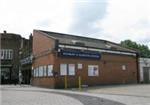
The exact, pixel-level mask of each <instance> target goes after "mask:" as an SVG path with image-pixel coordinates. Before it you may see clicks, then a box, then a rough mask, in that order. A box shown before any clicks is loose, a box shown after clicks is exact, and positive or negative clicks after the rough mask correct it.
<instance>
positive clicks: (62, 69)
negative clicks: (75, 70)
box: [60, 64, 67, 75]
mask: <svg viewBox="0 0 150 105" xmlns="http://www.w3.org/2000/svg"><path fill="white" fill-rule="evenodd" d="M60 75H67V64H60Z"/></svg>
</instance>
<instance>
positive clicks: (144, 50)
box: [120, 40, 150, 58]
mask: <svg viewBox="0 0 150 105" xmlns="http://www.w3.org/2000/svg"><path fill="white" fill-rule="evenodd" d="M120 44H121V45H122V46H123V47H126V48H129V49H132V50H136V51H137V52H139V56H140V57H145V58H150V49H149V48H148V46H147V45H143V44H138V43H136V42H134V41H131V40H124V41H121V43H120Z"/></svg>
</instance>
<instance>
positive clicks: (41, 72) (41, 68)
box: [39, 66, 43, 77]
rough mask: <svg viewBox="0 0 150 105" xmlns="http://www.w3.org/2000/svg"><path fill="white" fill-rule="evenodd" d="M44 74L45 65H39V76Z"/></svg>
mask: <svg viewBox="0 0 150 105" xmlns="http://www.w3.org/2000/svg"><path fill="white" fill-rule="evenodd" d="M42 76H43V66H40V67H39V77H42Z"/></svg>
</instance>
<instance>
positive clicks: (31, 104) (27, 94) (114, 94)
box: [0, 84, 150, 105]
mask: <svg viewBox="0 0 150 105" xmlns="http://www.w3.org/2000/svg"><path fill="white" fill-rule="evenodd" d="M0 88H1V91H0V92H1V95H2V96H1V98H0V99H2V100H1V102H2V105H150V84H149V85H143V84H140V85H115V86H113V85H112V86H98V87H91V88H88V89H83V90H82V91H78V90H76V89H73V90H60V89H59V90H58V89H45V88H38V87H32V86H26V85H24V86H23V85H22V86H19V85H17V86H14V85H5V86H1V87H0Z"/></svg>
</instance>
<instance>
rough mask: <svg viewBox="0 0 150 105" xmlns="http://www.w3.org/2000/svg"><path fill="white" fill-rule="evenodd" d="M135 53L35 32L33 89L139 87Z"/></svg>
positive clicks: (89, 40) (102, 42)
mask: <svg viewBox="0 0 150 105" xmlns="http://www.w3.org/2000/svg"><path fill="white" fill-rule="evenodd" d="M137 62H138V59H137V54H136V52H135V51H133V50H130V49H127V48H124V47H121V46H120V45H119V44H116V43H113V42H110V41H106V40H100V39H94V38H88V37H81V36H75V35H67V34H62V33H55V32H48V31H42V30H34V31H33V71H32V73H33V78H32V85H35V86H42V87H48V88H64V80H65V79H64V77H65V76H66V77H67V84H68V87H77V86H78V77H79V76H80V77H81V81H82V85H89V86H92V85H101V84H122V83H137V80H138V63H137Z"/></svg>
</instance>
